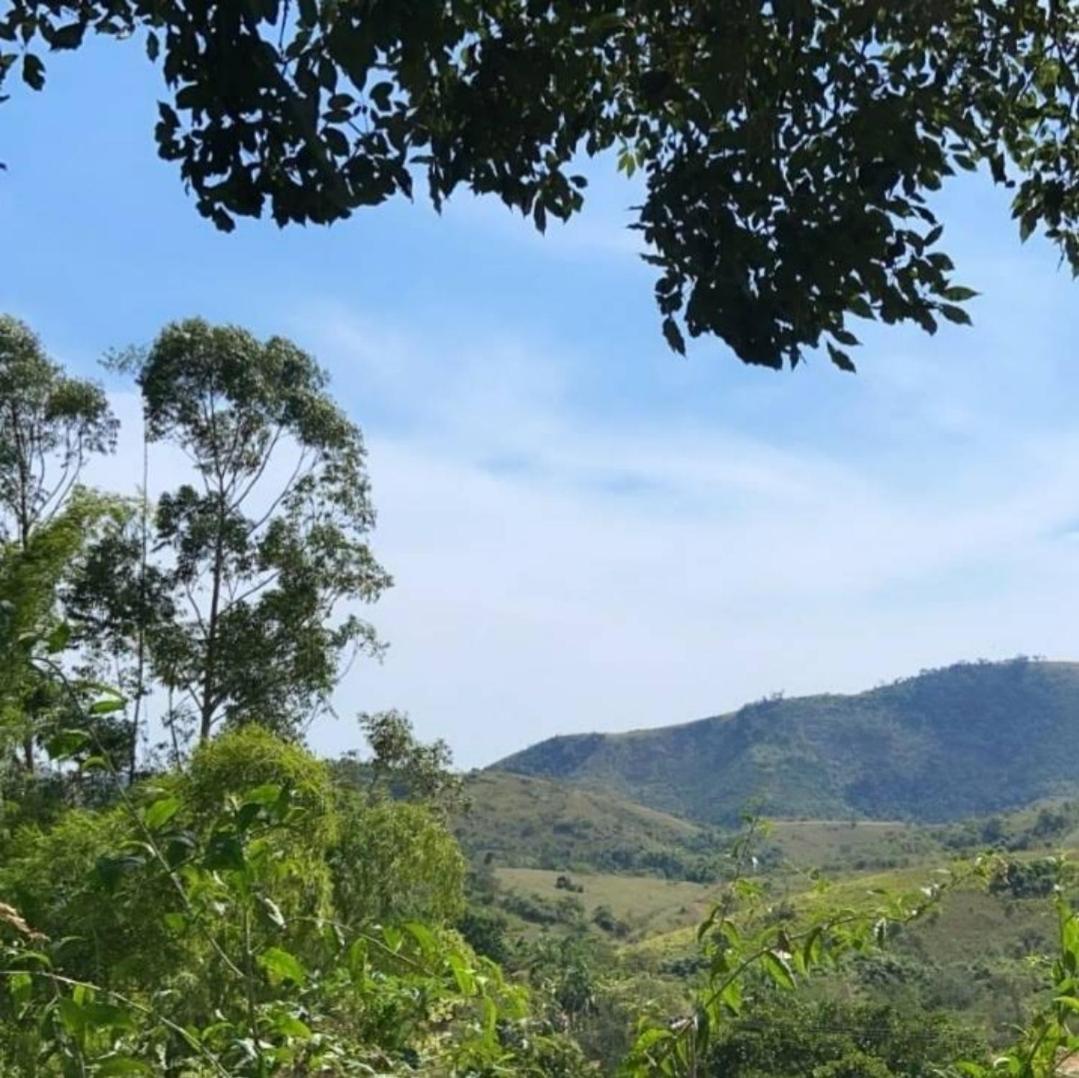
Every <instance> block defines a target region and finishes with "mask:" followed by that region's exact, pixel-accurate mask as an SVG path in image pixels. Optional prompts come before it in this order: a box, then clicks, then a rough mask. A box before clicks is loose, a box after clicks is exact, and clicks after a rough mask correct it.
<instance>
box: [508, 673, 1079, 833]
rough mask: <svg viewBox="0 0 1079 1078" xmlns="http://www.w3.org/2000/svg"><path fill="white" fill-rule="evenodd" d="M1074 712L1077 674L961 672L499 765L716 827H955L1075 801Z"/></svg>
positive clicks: (565, 740)
mask: <svg viewBox="0 0 1079 1078" xmlns="http://www.w3.org/2000/svg"><path fill="white" fill-rule="evenodd" d="M1077 700H1079V665H1076V664H1073V663H1055V662H1037V661H1032V660H1027V659H1014V660H1011V661H1009V662H1004V663H985V662H980V663H962V664H959V665H957V666H952V667H949V668H947V669H944V670H936V671H927V672H923V673H922V674H920V675H918V676H917V677H912V678H908V679H906V680H903V681H899V682H896V683H895V684H892V685H888V686H885V687H883V688H879V689H874V690H872V691H870V692H866V693H861V694H859V695H857V696H811V697H804V698H801V699H790V700H786V699H782V698H776V699H770V700H766V701H761V702H760V703H757V704H751V705H747V706H746V707H743V708H742V709H741V710H739V711H737V712H735V713H733V714H730V715H723V716H719V717H716V718H711V719H703V720H701V721H699V722H694V723H688V724H686V725H681V726H670V727H664V728H661V729H658V730H646V731H638V732H635V733H631V734H580V735H574V736H572V737H559V738H552V739H551V740H549V741H544V742H542V743H540V744H538V745H534V746H532V747H531V748H528V749H525V750H524V751H523V752H521V753H517V754H516V755H514V756H510V757H508V758H507V759H505V760H502V761H501V762H499V763H498V764H497V765H495V766H496V767H498V768H501V769H506V770H510V771H514V772H518V773H522V774H527V775H535V776H540V777H547V778H553V779H559V780H564V781H571V782H579V783H582V784H584V785H586V786H588V787H590V788H592V789H595V790H598V791H607V792H611V793H614V794H617V795H619V796H622V797H632V798H633V799H634V800H636V801H639V802H640V803H641V804H643V805H648V806H650V807H652V808H655V809H659V810H662V811H665V812H673V813H679V814H682V815H685V816H687V817H689V818H691V819H697V820H705V821H709V822H712V823H727V822H730V821H732V820H734V819H735V818H736V817H737V814H738V813H739V812H740V811H741V809H742V807H743V806H744V805H746V804H747V803H756V804H758V805H759V806H760V809H761V811H762V812H764V813H766V814H768V815H775V816H784V817H794V818H798V817H809V818H825V819H829V818H830V819H837V818H838V819H847V818H849V817H851V816H852V815H854V816H855V817H861V816H869V817H876V818H878V819H887V820H895V819H912V820H922V821H931V820H957V819H962V818H963V817H966V816H971V815H983V814H988V813H991V812H998V811H1000V810H1003V809H1007V808H1009V807H1015V806H1019V805H1026V804H1029V803H1030V802H1032V801H1035V800H1038V799H1041V798H1048V797H1060V796H1070V795H1072V794H1074V793H1075V792H1076V790H1077V787H1076V777H1075V771H1074V769H1073V768H1072V767H1071V760H1072V759H1074V758H1075V756H1076V754H1079V727H1077V726H1076V724H1075V723H1074V722H1073V715H1074V713H1075V707H1076V702H1077ZM957 760H962V761H963V766H962V767H961V768H960V767H956V766H955V761H957ZM978 841H979V843H981V841H982V840H981V839H979V840H978Z"/></svg>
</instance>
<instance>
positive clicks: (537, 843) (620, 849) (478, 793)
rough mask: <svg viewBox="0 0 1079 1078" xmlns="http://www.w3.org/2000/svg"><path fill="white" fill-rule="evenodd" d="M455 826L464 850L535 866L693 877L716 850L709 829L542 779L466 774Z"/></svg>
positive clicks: (493, 773)
mask: <svg viewBox="0 0 1079 1078" xmlns="http://www.w3.org/2000/svg"><path fill="white" fill-rule="evenodd" d="M465 792H466V795H467V797H468V800H469V801H470V802H471V808H470V809H469V811H467V812H464V813H462V814H460V815H458V817H457V818H456V819H455V820H454V831H455V833H456V835H457V838H458V840H459V841H460V843H461V845H462V846H463V847H464V849H465V851H466V852H467V853H468V854H469V856H470V857H471V858H472V859H474V860H478V859H482V858H484V857H486V856H488V855H491V856H492V858H493V860H494V862H495V864H497V865H513V866H517V867H526V868H536V869H557V870H563V869H573V870H581V869H598V870H601V871H607V872H612V871H616V872H618V871H622V872H625V871H640V872H650V873H653V874H657V875H668V876H675V877H679V878H682V877H685V876H686V875H687V874H688V875H692V874H693V873H694V870H695V869H697V868H699V867H700V865H701V864H702V862H703V861H704V860H705V859H707V858H708V857H710V856H711V855H713V854H714V852H715V851H716V850H718V849H720V848H721V845H720V843H718V842H717V840H716V839H715V837H714V836H713V835H712V834H711V832H710V831H709V829H707V828H704V827H701V826H700V825H698V824H694V823H690V822H689V821H687V820H682V819H678V818H677V817H675V816H671V815H669V814H667V813H665V812H659V811H657V810H655V809H651V808H646V807H645V806H643V805H636V804H633V803H632V802H630V801H626V800H624V799H623V798H620V797H617V796H613V795H611V794H608V793H603V792H598V791H593V790H587V789H584V788H581V787H578V786H573V785H569V784H566V783H559V782H554V781H551V780H549V779H542V778H533V777H530V776H527V775H514V774H510V773H508V772H499V771H483V772H478V773H476V774H474V775H471V776H469V778H468V780H467V782H466V786H465Z"/></svg>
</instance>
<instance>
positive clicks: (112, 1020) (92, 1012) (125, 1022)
mask: <svg viewBox="0 0 1079 1078" xmlns="http://www.w3.org/2000/svg"><path fill="white" fill-rule="evenodd" d="M82 1014H83V1018H84V1019H85V1021H86V1024H87V1025H89V1026H101V1027H104V1028H108V1029H121V1030H127V1031H131V1030H133V1029H134V1028H135V1021H134V1019H133V1018H132V1017H131V1015H130V1013H129V1012H128V1011H127V1009H126V1008H124V1007H119V1006H117V1005H116V1004H115V1003H101V1002H98V1001H97V1000H94V1001H93V1002H90V1003H85V1004H83V1007H82Z"/></svg>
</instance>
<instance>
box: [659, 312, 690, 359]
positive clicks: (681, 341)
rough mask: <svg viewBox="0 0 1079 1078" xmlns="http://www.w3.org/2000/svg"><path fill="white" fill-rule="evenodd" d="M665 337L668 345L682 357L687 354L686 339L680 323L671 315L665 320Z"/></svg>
mask: <svg viewBox="0 0 1079 1078" xmlns="http://www.w3.org/2000/svg"><path fill="white" fill-rule="evenodd" d="M663 336H664V338H665V339H666V341H667V344H668V345H669V346H670V347H671V348H672V349H673V350H674V351H675V352H677V353H678V354H679V355H680V356H684V355H685V354H686V339H685V337H683V336H682V331H681V330H680V329H679V328H678V323H677V322H675V320H674V319H673V318H671V317H670V316H669V315H668V316H667V317H666V318H664V319H663Z"/></svg>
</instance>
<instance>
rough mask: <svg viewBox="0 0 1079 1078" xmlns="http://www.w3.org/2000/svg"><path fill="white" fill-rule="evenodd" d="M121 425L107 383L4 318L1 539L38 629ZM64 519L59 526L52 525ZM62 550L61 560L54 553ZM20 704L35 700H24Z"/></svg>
mask: <svg viewBox="0 0 1079 1078" xmlns="http://www.w3.org/2000/svg"><path fill="white" fill-rule="evenodd" d="M117 428H118V424H117V421H116V419H115V417H114V416H113V414H112V411H111V410H110V408H109V404H108V399H107V398H106V396H105V393H104V391H103V390H102V389H101V387H100V386H98V385H96V384H94V383H93V382H89V381H85V380H82V379H77V378H69V377H68V376H67V375H65V374H64V372H63V371H62V370H61V368H60V367H59V366H58V365H57V364H56V363H55V362H53V361H52V360H51V359H50V358H49V357H48V355H46V353H45V350H44V349H43V347H42V345H41V342H40V341H39V340H38V338H37V337H36V336H35V335H34V334H33V333H32V332H31V330H30V328H29V327H28V326H26V325H25V324H24V323H23V322H20V321H18V320H17V319H15V318H12V317H11V316H9V315H0V544H8V545H9V546H11V547H14V548H15V550H14V551H12V550H9V551H8V552H7V554H6V558H7V562H8V570H7V571H8V572H9V573H10V574H15V575H17V577H18V578H19V579H21V580H22V582H23V583H22V584H21V585H20V586H21V587H25V588H27V589H30V583H31V581H33V584H34V586H33V589H32V590H28V591H27V592H25V593H23V594H19V595H16V596H13V599H12V601H14V602H16V603H17V604H18V606H19V608H20V609H21V610H22V611H23V614H24V615H25V614H26V612H27V611H29V610H31V609H33V610H34V611H35V613H34V619H35V627H36V625H37V623H40V621H41V620H42V619H43V618H44V617H45V616H46V615H51V614H52V607H53V605H54V604H55V602H56V600H57V598H58V590H59V585H60V576H59V574H60V573H62V572H63V571H65V570H66V569H67V568H69V566H70V563H71V560H73V559H74V556H75V554H76V553H77V551H78V549H79V547H80V543H79V542H74V544H73V545H72V544H71V543H67V544H65V543H64V542H63V539H64V538H65V537H68V538H72V539H76V540H77V539H79V538H80V537H79V536H77V535H73V532H72V527H71V526H70V524H71V520H75V521H76V522H78V521H79V520H82V521H83V523H84V524H85V523H86V520H85V519H84V517H85V514H86V512H88V506H89V503H88V502H85V501H84V502H83V503H82V504H80V505H79V506H77V507H76V508H75V511H74V512H73V513H72V514H71V515H70V516H69V519H68V521H67V522H66V523H65V522H63V521H62V519H61V518H62V516H63V514H64V513H65V511H66V510H67V509H68V508H69V503H70V502H71V499H72V495H73V493H74V492H75V491H76V487H77V484H78V481H79V476H80V474H81V472H82V470H83V467H84V466H85V464H86V461H87V459H88V458H89V457H90V456H91V455H93V454H95V453H109V452H112V450H113V449H114V448H115V446H116V432H117ZM57 521H61V524H60V526H58V527H56V528H51V530H50V526H51V525H53V524H54V523H56V522H57ZM76 530H77V523H76ZM39 533H43V534H42V535H41V541H40V542H37V541H36V540H37V538H38V536H39ZM57 550H59V551H60V557H59V559H54V558H51V557H49V556H48V555H49V554H50V553H51V552H55V551H57ZM16 551H17V552H18V554H16ZM46 562H47V567H46V565H45V563H46ZM13 578H14V577H13ZM39 607H40V609H38V608H39ZM46 608H47V609H46ZM20 616H22V615H20ZM24 631H29V627H27V626H24ZM21 706H22V707H23V708H27V707H32V706H33V702H32V700H31V699H30V698H28V697H23V698H22V701H21ZM24 718H25V720H26V721H25V724H24V725H25V737H24V741H23V763H24V765H25V767H26V769H27V770H28V771H32V770H33V768H34V734H33V721H32V719H33V717H32V716H31V715H28V714H27V715H24Z"/></svg>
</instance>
